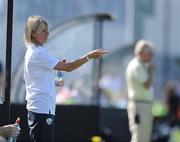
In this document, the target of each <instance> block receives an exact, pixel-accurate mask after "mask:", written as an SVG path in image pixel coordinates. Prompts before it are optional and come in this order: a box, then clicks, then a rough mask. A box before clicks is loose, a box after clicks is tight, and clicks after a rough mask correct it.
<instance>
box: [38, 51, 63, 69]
mask: <svg viewBox="0 0 180 142" xmlns="http://www.w3.org/2000/svg"><path fill="white" fill-rule="evenodd" d="M59 61H60V60H58V59H57V58H55V57H53V56H52V55H51V54H49V53H48V52H39V53H38V54H37V56H36V65H38V66H40V67H42V68H46V69H53V68H54V67H55V66H56V64H57V63H58V62H59Z"/></svg>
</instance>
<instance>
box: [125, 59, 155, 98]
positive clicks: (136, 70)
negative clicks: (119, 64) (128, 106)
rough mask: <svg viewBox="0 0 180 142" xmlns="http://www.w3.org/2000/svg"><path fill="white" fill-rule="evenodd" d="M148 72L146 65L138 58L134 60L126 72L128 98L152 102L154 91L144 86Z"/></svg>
mask: <svg viewBox="0 0 180 142" xmlns="http://www.w3.org/2000/svg"><path fill="white" fill-rule="evenodd" d="M148 75H149V74H148V70H147V67H146V65H145V64H144V63H142V62H141V61H140V60H139V59H138V58H137V57H135V58H134V59H132V60H131V61H130V63H129V64H128V67H127V70H126V76H127V86H128V97H129V99H131V100H137V101H152V100H153V92H152V89H148V88H146V87H145V86H144V82H146V81H147V79H148Z"/></svg>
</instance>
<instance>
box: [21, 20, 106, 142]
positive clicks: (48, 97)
mask: <svg viewBox="0 0 180 142" xmlns="http://www.w3.org/2000/svg"><path fill="white" fill-rule="evenodd" d="M48 35H49V32H48V23H47V21H46V20H45V19H44V18H43V17H41V16H30V17H29V18H28V20H27V23H26V26H25V34H24V42H25V46H26V47H27V51H26V55H25V65H24V78H25V86H26V101H27V105H26V108H27V110H28V125H29V128H30V136H31V140H32V141H34V142H37V141H48V142H51V141H53V134H54V133H53V130H54V128H53V124H54V116H55V96H56V92H55V81H54V70H61V71H66V72H70V71H73V70H75V69H77V68H79V67H80V66H82V65H83V64H85V63H87V62H88V61H89V60H90V59H95V58H100V57H101V56H102V55H104V54H107V52H106V51H104V50H102V49H97V50H94V51H91V52H89V53H87V54H86V55H84V56H82V57H80V58H79V59H77V60H73V61H71V62H67V61H66V62H64V61H59V60H58V59H56V58H54V57H53V56H51V55H50V54H49V53H48V51H47V47H46V46H45V43H46V42H47V39H48Z"/></svg>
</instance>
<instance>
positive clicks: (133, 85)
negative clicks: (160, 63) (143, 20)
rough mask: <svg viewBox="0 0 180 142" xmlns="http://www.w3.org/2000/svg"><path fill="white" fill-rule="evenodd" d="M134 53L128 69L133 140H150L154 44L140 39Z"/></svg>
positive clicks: (135, 141) (130, 120) (143, 141)
mask: <svg viewBox="0 0 180 142" xmlns="http://www.w3.org/2000/svg"><path fill="white" fill-rule="evenodd" d="M134 55H135V56H134V58H133V59H132V60H131V61H130V62H129V64H128V66H127V70H126V78H127V88H128V106H127V111H128V119H129V128H130V132H131V142H150V141H151V132H152V126H153V116H152V102H153V92H152V88H151V86H152V84H153V72H154V65H153V64H152V63H151V60H152V58H153V44H152V43H151V42H150V41H148V40H144V39H142V40H139V41H138V42H137V43H136V45H135V50H134Z"/></svg>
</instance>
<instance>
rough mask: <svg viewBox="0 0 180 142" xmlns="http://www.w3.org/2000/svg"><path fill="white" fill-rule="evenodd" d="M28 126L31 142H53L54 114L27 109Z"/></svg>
mask: <svg viewBox="0 0 180 142" xmlns="http://www.w3.org/2000/svg"><path fill="white" fill-rule="evenodd" d="M28 126H29V131H30V137H31V141H32V142H54V115H52V114H40V113H34V112H30V111H28Z"/></svg>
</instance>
